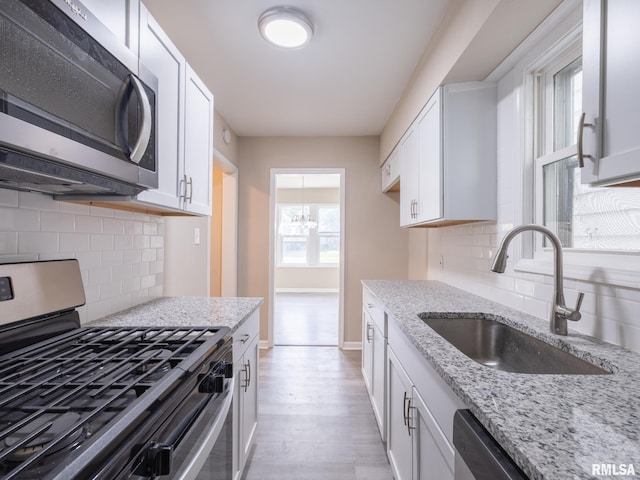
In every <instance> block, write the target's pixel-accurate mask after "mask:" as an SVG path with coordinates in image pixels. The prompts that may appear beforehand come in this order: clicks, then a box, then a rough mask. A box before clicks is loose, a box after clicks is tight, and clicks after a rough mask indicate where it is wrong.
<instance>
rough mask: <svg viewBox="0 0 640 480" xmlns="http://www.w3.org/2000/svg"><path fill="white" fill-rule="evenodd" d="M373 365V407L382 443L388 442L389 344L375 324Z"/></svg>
mask: <svg viewBox="0 0 640 480" xmlns="http://www.w3.org/2000/svg"><path fill="white" fill-rule="evenodd" d="M371 357H372V359H371V363H372V366H373V374H372V385H371V390H370V394H371V405H372V406H373V413H374V415H375V417H376V420H377V422H378V428H379V429H380V436H381V437H382V441H385V440H386V425H385V424H386V418H385V417H386V416H385V403H386V402H385V396H386V381H385V378H386V368H387V342H386V339H385V338H384V336H383V334H382V332H381V331H380V329H379V328H378V327H377V326H376V325H375V324H374V326H373V328H372V330H371Z"/></svg>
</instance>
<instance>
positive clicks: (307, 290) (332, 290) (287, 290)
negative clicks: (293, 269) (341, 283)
mask: <svg viewBox="0 0 640 480" xmlns="http://www.w3.org/2000/svg"><path fill="white" fill-rule="evenodd" d="M276 293H340V289H339V288H276Z"/></svg>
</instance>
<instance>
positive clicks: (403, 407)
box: [402, 392, 410, 425]
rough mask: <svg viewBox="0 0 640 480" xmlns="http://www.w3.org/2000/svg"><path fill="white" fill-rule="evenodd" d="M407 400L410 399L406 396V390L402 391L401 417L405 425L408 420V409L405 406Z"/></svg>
mask: <svg viewBox="0 0 640 480" xmlns="http://www.w3.org/2000/svg"><path fill="white" fill-rule="evenodd" d="M407 400H410V399H409V397H408V396H407V392H404V400H403V401H402V417H403V419H404V424H405V425H407V422H408V420H409V409H408V408H407Z"/></svg>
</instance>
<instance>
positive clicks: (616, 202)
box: [543, 156, 640, 250]
mask: <svg viewBox="0 0 640 480" xmlns="http://www.w3.org/2000/svg"><path fill="white" fill-rule="evenodd" d="M543 181H544V186H543V190H544V199H543V202H544V224H545V226H547V227H549V228H550V229H551V230H553V231H554V232H555V233H556V234H557V235H558V237H560V240H561V241H562V245H563V246H565V247H570V248H580V249H598V250H640V189H637V188H622V187H616V188H611V187H609V188H607V187H590V186H589V185H583V184H582V183H581V182H580V169H579V168H577V159H576V157H575V156H573V157H570V158H566V159H563V160H560V161H558V162H555V163H551V164H548V165H545V166H544V167H543Z"/></svg>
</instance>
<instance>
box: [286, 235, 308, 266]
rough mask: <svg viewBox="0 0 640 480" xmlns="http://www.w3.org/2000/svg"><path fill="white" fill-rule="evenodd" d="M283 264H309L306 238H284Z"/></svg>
mask: <svg viewBox="0 0 640 480" xmlns="http://www.w3.org/2000/svg"><path fill="white" fill-rule="evenodd" d="M282 263H298V264H300V263H302V264H304V263H307V239H306V237H299V236H296V237H282Z"/></svg>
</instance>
